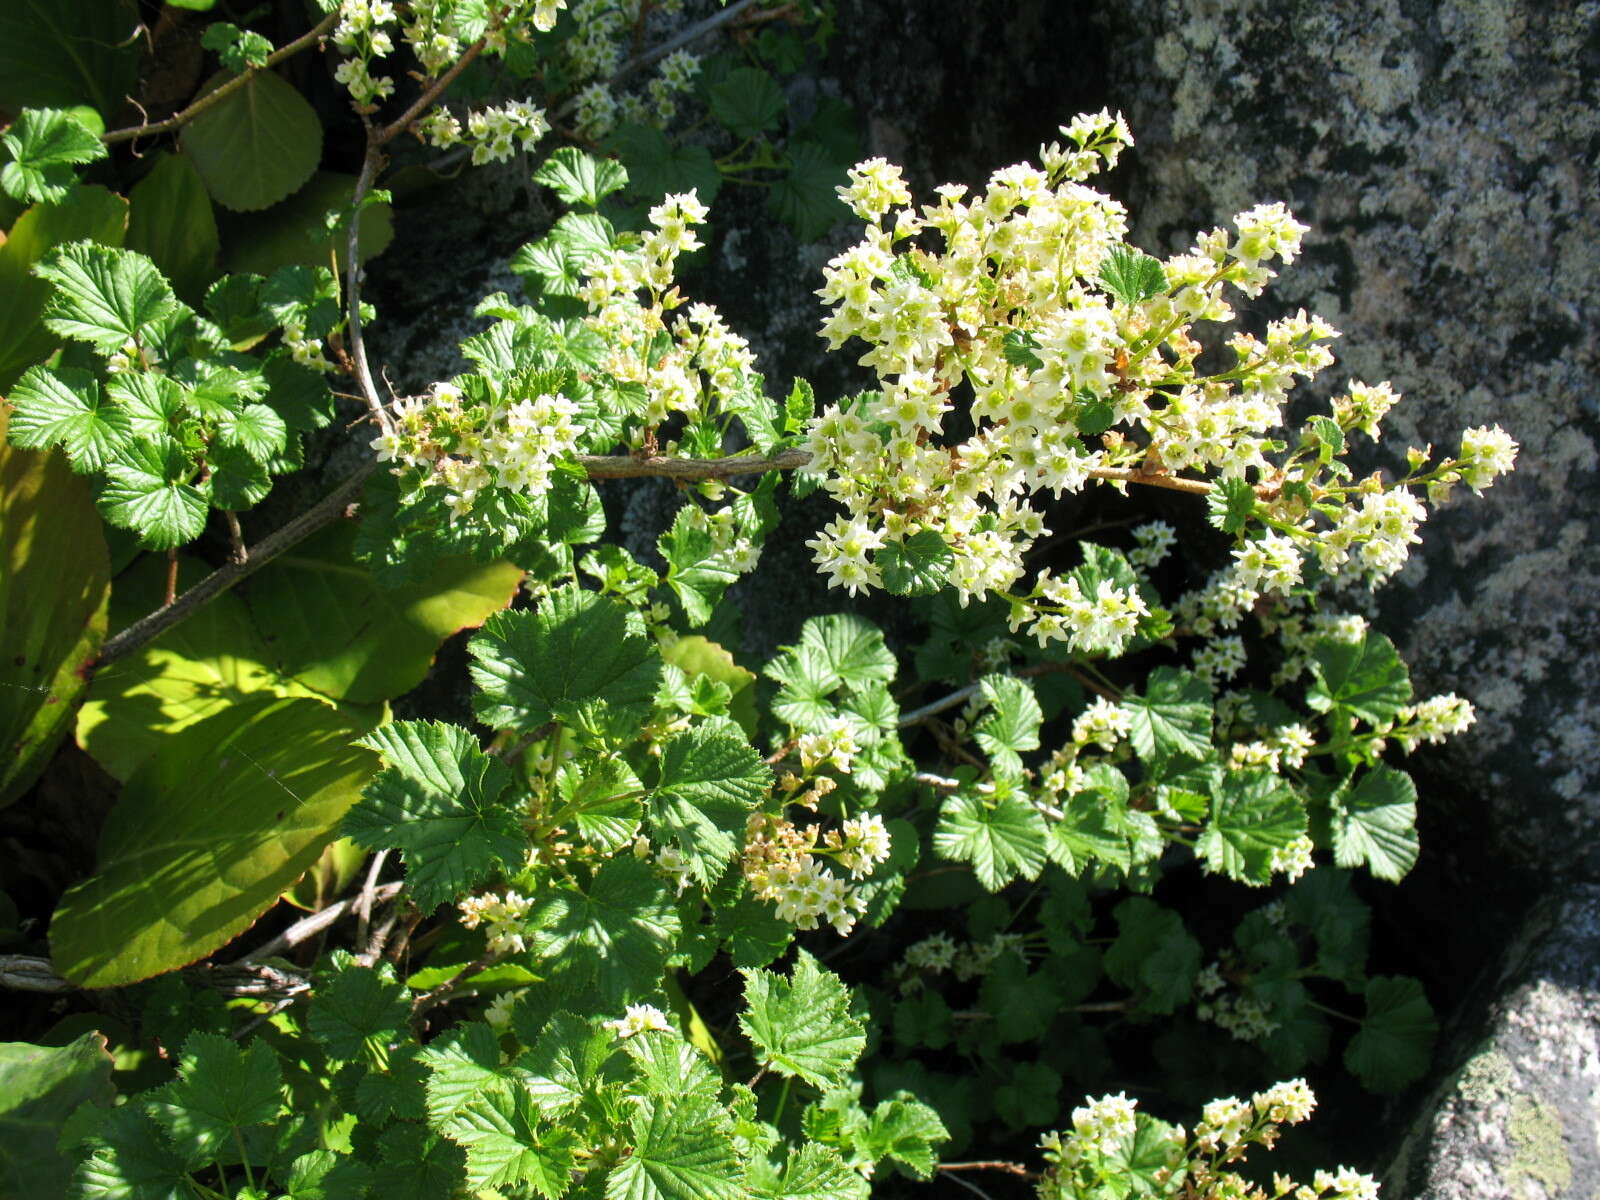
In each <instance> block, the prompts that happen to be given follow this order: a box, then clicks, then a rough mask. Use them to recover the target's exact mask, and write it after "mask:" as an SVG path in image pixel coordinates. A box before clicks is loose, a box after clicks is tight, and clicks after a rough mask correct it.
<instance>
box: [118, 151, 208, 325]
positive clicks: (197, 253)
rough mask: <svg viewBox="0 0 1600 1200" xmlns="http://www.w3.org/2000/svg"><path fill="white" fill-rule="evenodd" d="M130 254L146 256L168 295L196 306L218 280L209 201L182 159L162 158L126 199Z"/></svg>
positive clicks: (174, 156) (177, 156) (197, 176)
mask: <svg viewBox="0 0 1600 1200" xmlns="http://www.w3.org/2000/svg"><path fill="white" fill-rule="evenodd" d="M128 201H129V204H130V211H129V215H128V236H127V239H126V241H125V242H124V244H125V245H126V246H127V247H128V249H130V250H137V251H139V252H140V253H141V254H146V255H149V257H150V260H151V261H152V262H154V263H155V264H156V266H157V267H158V268H159V269H160V270H161V273H162V274H163V275H165V276H166V277H167V278H168V279H169V280H171V281H172V290H173V291H175V292H176V293H177V294H178V295H179V296H181V297H182V298H183V299H184V300H186V301H188V302H189V303H191V304H196V303H198V302H199V301H200V299H201V298H202V297H203V296H204V295H205V293H206V288H207V287H208V286H209V285H210V283H211V281H212V280H213V279H215V278H216V277H217V253H218V251H219V249H220V247H221V239H220V238H219V237H218V234H217V220H216V217H215V216H214V215H213V214H212V210H211V197H210V196H209V195H207V194H206V187H205V183H204V181H203V180H201V178H200V174H199V172H197V171H196V170H195V169H194V164H193V163H191V162H190V161H189V158H188V156H187V155H184V154H163V155H161V157H160V159H159V160H158V161H157V162H156V165H155V168H154V169H153V170H152V171H151V172H150V173H149V174H148V175H146V176H145V177H144V178H143V179H141V180H140V181H139V182H138V183H136V184H134V186H133V190H132V191H131V192H129V193H128Z"/></svg>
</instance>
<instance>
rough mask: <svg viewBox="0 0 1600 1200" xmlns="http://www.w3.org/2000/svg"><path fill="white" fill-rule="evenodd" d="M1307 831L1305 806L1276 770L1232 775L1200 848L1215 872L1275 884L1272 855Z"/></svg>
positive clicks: (1214, 807) (1216, 799) (1224, 781)
mask: <svg viewBox="0 0 1600 1200" xmlns="http://www.w3.org/2000/svg"><path fill="white" fill-rule="evenodd" d="M1305 831H1306V810H1305V805H1304V804H1303V803H1302V802H1301V801H1300V799H1299V798H1298V797H1297V796H1296V795H1295V794H1294V791H1293V789H1291V788H1290V787H1289V785H1288V784H1287V783H1285V782H1284V781H1283V780H1282V779H1279V778H1278V777H1277V776H1276V775H1274V774H1273V773H1272V772H1271V771H1264V770H1253V771H1229V772H1228V773H1227V774H1226V775H1224V776H1223V778H1222V784H1221V786H1220V787H1219V788H1218V789H1217V791H1216V794H1215V795H1214V796H1213V797H1212V807H1211V821H1210V823H1209V824H1207V825H1206V827H1205V829H1204V830H1203V831H1202V832H1201V834H1200V837H1199V839H1198V840H1197V841H1196V843H1195V849H1196V850H1197V851H1198V852H1199V854H1200V857H1201V858H1203V859H1205V862H1206V866H1207V867H1209V868H1210V869H1211V870H1213V871H1217V872H1220V873H1222V874H1225V875H1228V876H1230V877H1232V878H1234V879H1237V880H1240V881H1241V882H1243V883H1253V884H1265V883H1269V882H1271V880H1272V852H1273V851H1274V850H1281V849H1282V848H1283V847H1285V846H1287V845H1288V844H1289V843H1290V842H1292V841H1294V840H1295V838H1297V837H1299V836H1300V835H1301V834H1302V833H1304V832H1305Z"/></svg>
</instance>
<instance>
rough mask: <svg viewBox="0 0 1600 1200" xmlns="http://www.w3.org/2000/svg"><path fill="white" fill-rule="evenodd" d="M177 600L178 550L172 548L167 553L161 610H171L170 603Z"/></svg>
mask: <svg viewBox="0 0 1600 1200" xmlns="http://www.w3.org/2000/svg"><path fill="white" fill-rule="evenodd" d="M177 598H178V548H177V547H176V546H174V547H173V548H172V549H171V550H168V551H167V594H166V598H165V599H164V600H162V602H161V607H162V608H171V607H172V602H173V601H174V600H176V599H177Z"/></svg>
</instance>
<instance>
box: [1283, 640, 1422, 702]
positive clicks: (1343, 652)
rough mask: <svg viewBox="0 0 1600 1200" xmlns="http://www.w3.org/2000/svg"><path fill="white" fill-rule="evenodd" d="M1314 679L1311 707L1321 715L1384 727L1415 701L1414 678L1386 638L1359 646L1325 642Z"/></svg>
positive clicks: (1320, 644) (1314, 654) (1317, 657)
mask: <svg viewBox="0 0 1600 1200" xmlns="http://www.w3.org/2000/svg"><path fill="white" fill-rule="evenodd" d="M1311 673H1312V675H1313V677H1314V679H1315V682H1313V683H1312V685H1311V687H1310V689H1309V690H1308V691H1307V693H1306V703H1307V704H1309V705H1310V706H1311V707H1312V708H1313V709H1315V710H1316V711H1317V712H1329V711H1330V710H1334V709H1344V710H1345V711H1346V712H1351V713H1354V714H1355V715H1356V716H1358V717H1360V718H1361V719H1362V720H1363V721H1366V722H1368V723H1369V724H1372V725H1384V724H1387V723H1388V722H1390V721H1393V720H1394V719H1395V717H1396V716H1397V715H1398V714H1399V712H1400V708H1401V706H1402V705H1404V704H1406V703H1407V702H1408V701H1410V699H1411V673H1410V672H1409V671H1407V670H1406V664H1405V663H1404V662H1402V661H1401V659H1400V655H1399V654H1398V653H1397V652H1396V651H1395V648H1394V643H1393V642H1391V641H1390V640H1389V639H1388V638H1386V637H1384V636H1383V635H1382V634H1381V633H1371V632H1369V633H1367V634H1366V635H1365V636H1363V637H1362V639H1361V640H1360V641H1359V642H1342V641H1337V640H1335V639H1333V638H1323V639H1322V640H1321V641H1319V642H1318V643H1317V644H1316V647H1315V649H1314V650H1313V651H1312V663H1311Z"/></svg>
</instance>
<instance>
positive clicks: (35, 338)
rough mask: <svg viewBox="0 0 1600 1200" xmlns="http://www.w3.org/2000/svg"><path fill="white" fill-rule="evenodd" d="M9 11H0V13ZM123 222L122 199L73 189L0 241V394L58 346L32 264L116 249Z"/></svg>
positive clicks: (42, 282) (46, 285)
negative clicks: (84, 244)
mask: <svg viewBox="0 0 1600 1200" xmlns="http://www.w3.org/2000/svg"><path fill="white" fill-rule="evenodd" d="M9 7H10V6H0V13H3V12H5V11H7V10H8V9H9ZM3 20H4V17H3V16H0V21H3ZM3 53H4V51H3V50H0V54H3ZM3 79H4V76H3V75H0V81H3ZM0 86H3V83H0ZM127 219H128V202H127V201H126V200H124V199H123V198H122V197H121V196H117V195H114V194H113V193H111V192H108V191H106V189H105V188H101V187H77V188H74V189H73V191H72V193H71V194H70V195H69V196H68V197H67V198H66V199H65V200H64V201H62V202H61V203H60V204H36V205H34V206H33V207H32V208H30V209H28V211H27V212H25V213H23V214H22V215H21V216H20V217H18V218H17V219H16V221H15V222H13V224H12V226H11V229H10V231H9V232H8V233H7V234H6V238H5V241H4V242H0V392H3V391H5V390H7V389H9V388H10V386H11V385H12V384H13V383H14V382H16V379H17V376H19V375H21V374H22V372H23V369H24V368H26V367H28V366H30V365H31V364H33V363H36V362H40V361H42V360H43V359H44V358H45V357H46V356H48V355H49V354H50V352H51V351H52V350H53V349H55V347H56V345H57V344H58V342H57V339H56V337H55V335H54V334H53V333H51V331H50V330H48V329H46V328H45V327H44V325H43V324H42V323H41V322H40V320H39V317H40V314H42V313H43V312H44V308H45V303H46V302H47V301H48V300H49V298H50V294H51V292H52V291H53V290H54V288H53V287H52V286H51V284H50V282H49V280H46V279H40V278H37V277H36V276H35V275H34V274H33V267H34V264H35V263H37V262H38V261H39V260H40V259H41V258H43V257H44V256H45V255H46V254H47V253H48V252H50V251H51V250H52V249H53V248H54V247H56V246H60V245H63V244H65V243H67V242H74V241H78V240H80V239H84V238H87V239H89V240H90V241H94V242H99V243H101V244H102V245H107V246H115V245H119V244H120V243H121V241H122V235H123V230H124V229H125V227H126V225H127Z"/></svg>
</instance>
